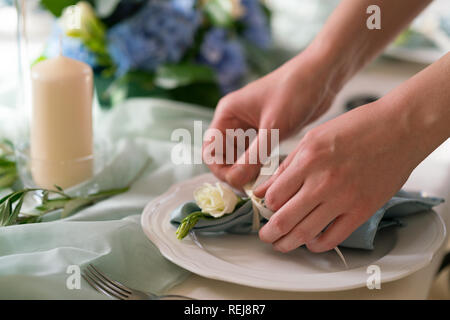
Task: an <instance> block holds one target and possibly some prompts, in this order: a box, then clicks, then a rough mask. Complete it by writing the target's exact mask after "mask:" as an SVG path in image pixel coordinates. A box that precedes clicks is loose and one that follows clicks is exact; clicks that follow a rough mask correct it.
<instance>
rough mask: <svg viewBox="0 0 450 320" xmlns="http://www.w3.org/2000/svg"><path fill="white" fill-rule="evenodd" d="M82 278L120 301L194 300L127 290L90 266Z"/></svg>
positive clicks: (178, 296)
mask: <svg viewBox="0 0 450 320" xmlns="http://www.w3.org/2000/svg"><path fill="white" fill-rule="evenodd" d="M82 276H83V278H84V280H86V281H87V282H88V283H89V284H90V285H91V286H92V287H93V288H94V289H96V290H97V291H99V292H101V293H103V294H105V295H107V296H109V297H112V298H117V299H120V300H195V299H193V298H189V297H185V296H180V295H174V294H168V295H156V294H154V293H147V292H142V291H139V290H135V289H131V288H128V287H126V286H124V285H123V284H121V283H120V282H118V281H115V280H112V279H111V278H109V277H108V276H107V275H106V274H104V273H103V272H101V271H100V270H98V269H97V268H96V267H94V266H93V265H92V264H89V265H88V266H87V268H86V269H84V270H83V273H82Z"/></svg>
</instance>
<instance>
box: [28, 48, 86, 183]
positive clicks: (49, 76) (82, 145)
mask: <svg viewBox="0 0 450 320" xmlns="http://www.w3.org/2000/svg"><path fill="white" fill-rule="evenodd" d="M31 79H32V120H31V121H32V123H31V152H30V154H31V173H32V176H33V180H34V182H35V183H36V185H38V186H39V187H41V188H47V189H54V186H55V185H57V186H60V187H62V188H68V187H71V186H74V185H76V184H78V183H80V182H83V181H85V180H87V179H89V178H90V177H91V176H92V174H93V132H92V131H93V130H92V98H93V73H92V69H91V68H90V67H89V66H88V65H87V64H85V63H83V62H80V61H77V60H74V59H70V58H67V57H64V56H59V57H56V58H52V59H47V60H44V61H41V62H39V63H37V64H36V65H34V66H33V67H32V69H31Z"/></svg>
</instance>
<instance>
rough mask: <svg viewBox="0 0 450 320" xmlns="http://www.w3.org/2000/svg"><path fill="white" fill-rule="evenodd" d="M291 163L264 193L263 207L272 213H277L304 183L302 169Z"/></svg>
mask: <svg viewBox="0 0 450 320" xmlns="http://www.w3.org/2000/svg"><path fill="white" fill-rule="evenodd" d="M294 162H295V163H298V162H297V161H291V165H289V166H288V167H287V168H286V169H284V170H283V172H282V173H280V175H279V176H278V177H277V178H276V179H275V180H274V182H273V183H272V184H271V185H270V187H269V189H268V190H267V191H266V193H265V201H264V203H265V205H266V206H267V207H268V208H269V209H271V210H272V211H274V212H276V211H278V210H279V209H280V208H281V207H282V206H283V205H284V204H285V203H286V202H288V201H289V199H291V198H292V197H293V196H294V195H295V194H297V192H298V191H299V190H300V188H301V186H302V185H303V182H304V174H303V172H302V171H303V168H298V167H297V166H296V165H294Z"/></svg>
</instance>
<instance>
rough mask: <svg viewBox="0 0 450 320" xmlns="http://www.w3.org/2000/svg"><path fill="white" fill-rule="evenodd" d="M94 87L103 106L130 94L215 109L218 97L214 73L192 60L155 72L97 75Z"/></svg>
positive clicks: (121, 99) (113, 103) (218, 92)
mask: <svg viewBox="0 0 450 320" xmlns="http://www.w3.org/2000/svg"><path fill="white" fill-rule="evenodd" d="M95 83H96V89H97V94H98V97H99V100H100V104H101V105H102V106H103V107H106V108H109V107H111V106H112V105H115V104H117V103H120V102H122V101H123V100H125V99H126V98H130V97H148V96H151V97H156V98H166V99H172V100H176V101H183V102H188V103H194V104H199V105H203V106H208V107H212V108H214V107H215V105H216V104H217V102H218V101H219V99H220V97H221V93H220V90H219V87H218V85H217V83H216V78H215V74H214V72H213V71H212V69H211V68H209V67H207V66H202V65H197V64H193V63H182V64H174V65H168V64H167V65H162V66H160V67H159V68H158V69H157V70H156V71H155V72H154V73H150V72H145V71H132V72H128V73H127V74H125V75H124V76H122V77H120V78H118V79H114V78H113V77H102V76H96V81H95Z"/></svg>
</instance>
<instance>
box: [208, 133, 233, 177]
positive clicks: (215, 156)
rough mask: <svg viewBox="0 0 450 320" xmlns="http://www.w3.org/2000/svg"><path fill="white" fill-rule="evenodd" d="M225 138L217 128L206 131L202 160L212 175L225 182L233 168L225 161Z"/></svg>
mask: <svg viewBox="0 0 450 320" xmlns="http://www.w3.org/2000/svg"><path fill="white" fill-rule="evenodd" d="M223 136H224V135H223V134H222V132H221V131H220V130H219V129H216V128H209V129H208V130H207V131H206V133H205V136H204V141H203V146H202V158H203V162H204V163H205V164H206V165H207V166H208V167H209V168H210V170H211V171H212V173H213V174H214V175H215V176H216V177H218V178H219V179H221V180H223V181H225V177H226V174H227V172H228V170H229V169H230V168H231V166H230V165H227V164H226V161H225V159H224V155H223V148H224V147H223V144H224V142H223Z"/></svg>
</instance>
